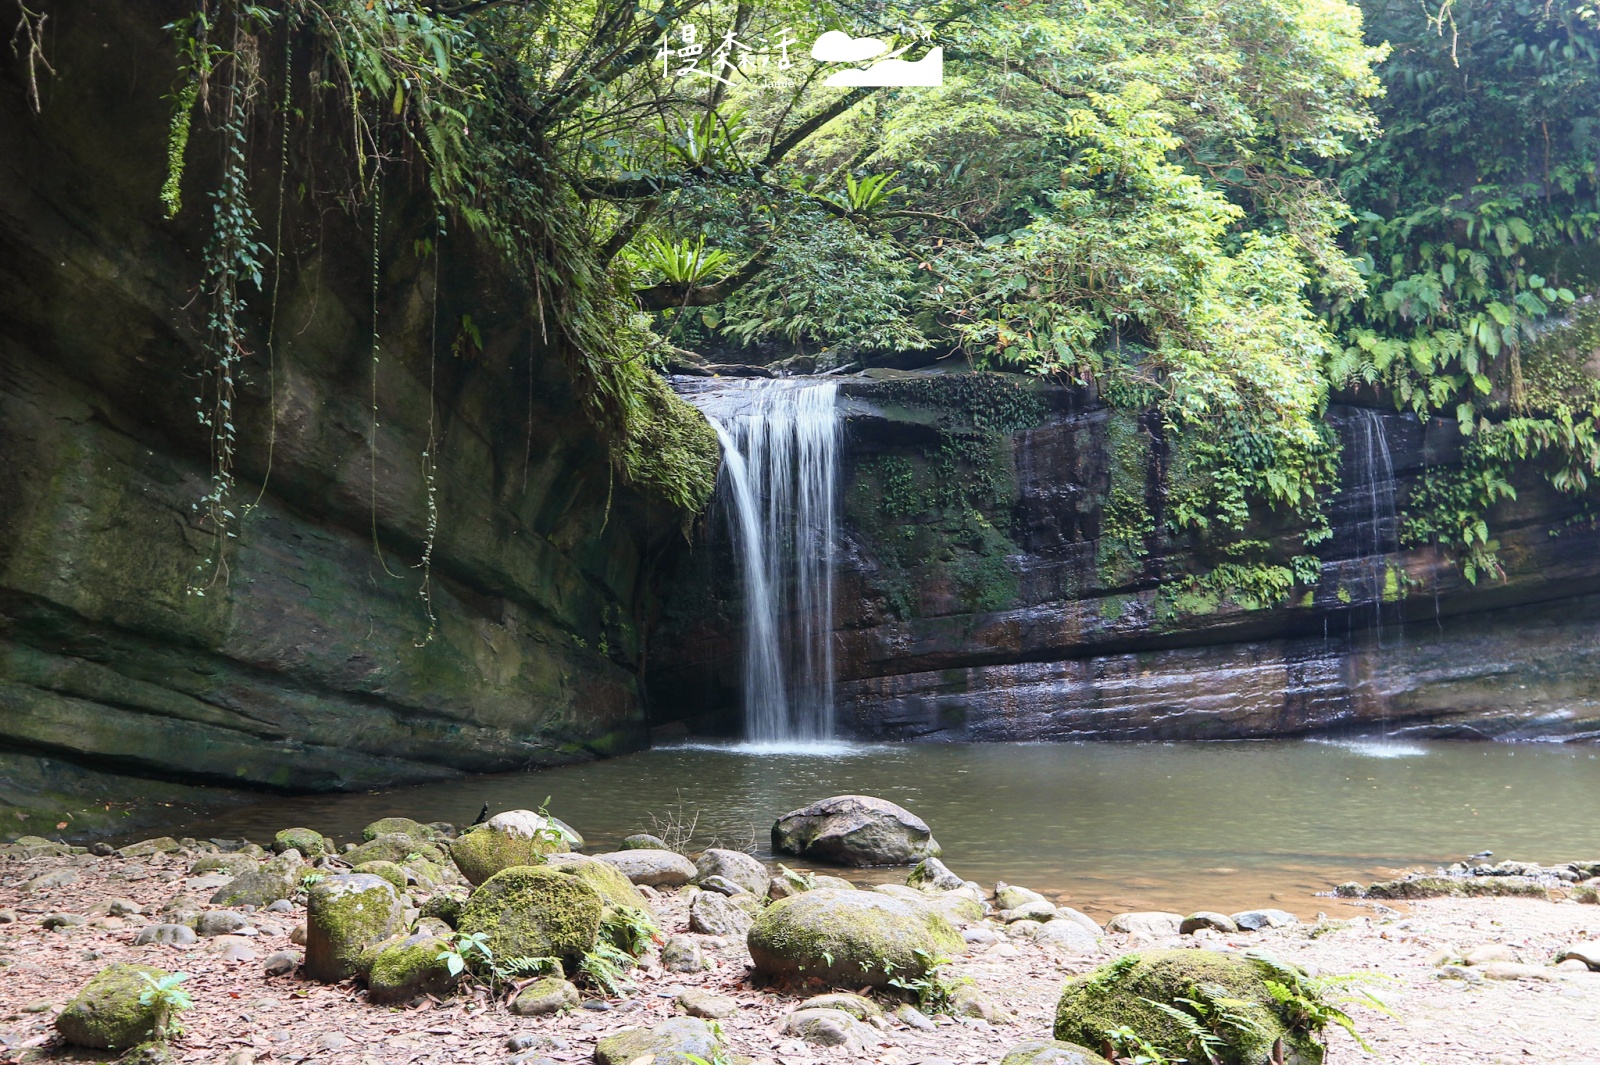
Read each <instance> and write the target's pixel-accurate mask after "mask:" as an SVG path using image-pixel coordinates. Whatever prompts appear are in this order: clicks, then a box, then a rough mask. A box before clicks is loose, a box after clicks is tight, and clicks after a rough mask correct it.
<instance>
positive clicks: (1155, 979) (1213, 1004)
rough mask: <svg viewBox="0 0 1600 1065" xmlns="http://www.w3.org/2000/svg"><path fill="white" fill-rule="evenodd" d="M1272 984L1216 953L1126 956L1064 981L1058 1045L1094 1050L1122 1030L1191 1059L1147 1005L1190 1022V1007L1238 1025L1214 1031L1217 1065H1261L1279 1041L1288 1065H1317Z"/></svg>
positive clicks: (1249, 962)
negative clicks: (1183, 1016)
mask: <svg viewBox="0 0 1600 1065" xmlns="http://www.w3.org/2000/svg"><path fill="white" fill-rule="evenodd" d="M1277 978H1278V976H1277V974H1276V972H1275V970H1274V969H1273V968H1272V967H1271V966H1270V965H1268V964H1266V963H1265V962H1263V961H1261V960H1259V959H1255V958H1250V957H1247V956H1246V957H1241V956H1238V955H1233V954H1223V953H1220V952H1218V951H1211V950H1159V951H1149V952H1146V953H1141V954H1125V955H1123V956H1122V957H1121V958H1118V959H1117V960H1116V961H1114V962H1112V963H1111V964H1109V965H1103V966H1101V967H1100V968H1098V969H1096V970H1094V971H1093V972H1091V973H1088V974H1086V975H1084V976H1079V977H1076V978H1074V979H1072V980H1069V981H1067V985H1066V987H1065V988H1064V989H1063V991H1062V993H1061V999H1060V1001H1059V1003H1058V1004H1057V1006H1056V1020H1055V1037H1056V1038H1057V1039H1060V1040H1064V1041H1066V1042H1068V1043H1081V1044H1089V1045H1095V1044H1099V1043H1100V1042H1102V1041H1103V1040H1104V1039H1105V1038H1106V1033H1107V1032H1109V1031H1111V1030H1113V1029H1117V1028H1123V1027H1126V1028H1130V1029H1132V1030H1133V1031H1134V1032H1135V1033H1137V1034H1138V1036H1140V1037H1141V1038H1143V1039H1145V1040H1146V1041H1148V1042H1149V1043H1150V1044H1151V1045H1153V1046H1156V1047H1159V1048H1162V1049H1163V1050H1164V1052H1165V1053H1167V1054H1168V1055H1169V1056H1179V1057H1192V1056H1193V1055H1195V1054H1196V1053H1198V1052H1200V1050H1201V1049H1202V1048H1200V1047H1197V1046H1191V1045H1190V1042H1191V1038H1192V1037H1191V1034H1190V1032H1189V1031H1188V1030H1187V1029H1186V1027H1185V1026H1184V1025H1183V1024H1182V1023H1181V1022H1179V1021H1178V1020H1177V1019H1176V1018H1174V1017H1173V1016H1171V1015H1170V1014H1168V1013H1167V1012H1166V1011H1165V1010H1162V1009H1161V1008H1159V1007H1158V1006H1155V1005H1152V1003H1162V1004H1164V1005H1166V1006H1169V1007H1172V1008H1175V1009H1179V1010H1183V1011H1184V1012H1189V1013H1191V1014H1195V1012H1196V1009H1197V1007H1194V1006H1189V1005H1188V1003H1189V1002H1197V1003H1201V1004H1202V1005H1201V1007H1199V1009H1203V1010H1204V1011H1206V1012H1208V1013H1210V1014H1211V1015H1212V1016H1213V1017H1220V1016H1221V1015H1222V1012H1223V1011H1225V1012H1226V1014H1227V1015H1228V1016H1230V1017H1232V1018H1235V1020H1233V1021H1218V1022H1217V1023H1215V1024H1213V1025H1211V1027H1212V1028H1213V1029H1214V1031H1215V1034H1216V1035H1217V1036H1218V1037H1219V1039H1220V1040H1221V1044H1220V1046H1221V1049H1220V1050H1216V1053H1217V1054H1218V1055H1219V1056H1218V1058H1217V1059H1216V1060H1217V1065H1260V1063H1261V1062H1264V1061H1266V1060H1268V1058H1269V1057H1270V1056H1271V1053H1272V1046H1273V1043H1274V1042H1276V1041H1277V1040H1279V1039H1282V1040H1283V1044H1284V1049H1285V1051H1286V1052H1287V1053H1288V1055H1289V1060H1291V1061H1297V1062H1300V1063H1301V1065H1321V1062H1322V1057H1323V1048H1322V1046H1321V1044H1319V1043H1318V1042H1317V1041H1316V1040H1315V1039H1313V1038H1312V1037H1311V1034H1310V1033H1309V1032H1307V1031H1305V1030H1304V1029H1302V1028H1298V1027H1296V1025H1297V1024H1298V1023H1300V1019H1299V1018H1297V1017H1293V1016H1289V1015H1288V1011H1287V1009H1286V1007H1285V1006H1283V1005H1282V1004H1281V1003H1280V1002H1279V1001H1278V1000H1277V999H1276V998H1275V997H1274V996H1273V994H1272V992H1271V990H1269V989H1268V987H1267V981H1268V980H1276V979H1277ZM1185 1000H1187V1002H1186V1001H1185ZM1195 1019H1196V1021H1197V1022H1201V1023H1204V1021H1203V1019H1202V1018H1200V1017H1199V1016H1198V1015H1196V1017H1195Z"/></svg>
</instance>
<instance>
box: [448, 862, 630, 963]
mask: <svg viewBox="0 0 1600 1065" xmlns="http://www.w3.org/2000/svg"><path fill="white" fill-rule="evenodd" d="M604 908H605V900H604V898H603V897H602V896H601V894H600V892H599V891H597V890H595V888H594V887H593V886H591V885H590V884H589V883H588V882H587V881H584V880H581V879H579V878H578V877H576V876H574V875H572V874H570V873H566V872H563V871H561V870H559V869H552V868H549V867H546V866H513V867H512V868H510V869H504V870H501V871H500V872H498V873H496V874H495V875H494V876H492V877H490V878H489V879H488V880H487V881H485V882H484V883H483V885H482V886H481V887H479V888H478V890H477V891H474V892H473V893H472V897H471V898H469V899H468V900H467V904H466V906H465V907H463V908H462V910H461V922H460V924H459V925H458V926H457V927H458V928H460V929H461V931H463V932H465V933H467V934H469V935H471V934H475V933H478V932H485V933H487V934H488V936H489V947H490V949H491V950H493V951H494V956H495V957H496V958H497V959H503V958H516V957H536V958H539V957H548V958H560V959H562V960H563V961H576V960H577V959H578V958H580V957H581V956H582V955H583V954H584V953H585V952H586V951H589V950H593V949H594V945H595V941H596V940H597V939H598V938H599V936H600V914H601V911H602V910H604Z"/></svg>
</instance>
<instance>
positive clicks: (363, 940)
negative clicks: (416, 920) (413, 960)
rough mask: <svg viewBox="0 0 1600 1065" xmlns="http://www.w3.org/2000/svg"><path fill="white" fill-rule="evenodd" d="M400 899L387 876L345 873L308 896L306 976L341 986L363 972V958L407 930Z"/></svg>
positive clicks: (322, 883) (321, 883)
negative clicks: (378, 945)
mask: <svg viewBox="0 0 1600 1065" xmlns="http://www.w3.org/2000/svg"><path fill="white" fill-rule="evenodd" d="M404 919H405V911H404V907H403V906H402V904H401V902H400V895H399V893H398V892H396V891H395V889H394V885H392V884H390V883H389V882H388V881H387V880H385V879H383V877H381V876H374V875H372V874H371V873H344V874H342V875H340V876H330V877H328V878H326V879H324V880H319V881H317V882H316V883H315V884H313V885H312V886H311V890H310V891H308V892H307V893H306V963H305V971H306V975H307V976H309V977H311V978H312V979H313V980H321V981H322V982H323V983H330V984H331V983H336V982H338V981H340V980H343V979H345V978H347V977H350V976H354V975H357V974H358V973H359V972H360V971H361V967H362V961H361V955H362V953H363V952H364V951H366V950H367V949H369V948H370V947H372V946H374V945H376V944H378V943H382V942H383V941H384V940H386V939H389V938H391V937H392V936H394V935H395V934H396V933H398V932H399V931H401V929H402V928H403V926H404Z"/></svg>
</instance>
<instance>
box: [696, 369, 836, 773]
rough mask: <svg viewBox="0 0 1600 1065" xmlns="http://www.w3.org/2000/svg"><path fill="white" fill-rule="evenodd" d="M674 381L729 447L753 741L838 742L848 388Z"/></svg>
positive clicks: (730, 510)
mask: <svg viewBox="0 0 1600 1065" xmlns="http://www.w3.org/2000/svg"><path fill="white" fill-rule="evenodd" d="M675 383H676V384H677V385H678V386H679V390H680V391H681V392H682V393H683V395H684V398H685V399H687V400H688V401H689V402H691V403H693V404H694V405H695V406H697V407H699V408H700V410H701V411H702V412H703V413H704V414H705V416H706V418H707V419H708V420H709V421H710V422H711V425H712V427H713V428H714V429H716V431H717V439H718V440H720V441H721V443H722V459H723V462H722V477H721V480H720V481H719V483H718V486H717V492H718V502H719V504H720V506H721V507H722V508H723V509H724V510H725V511H726V512H727V514H728V517H729V526H730V532H731V534H732V537H733V543H734V549H735V552H736V554H737V556H738V558H739V563H740V571H741V575H742V577H743V580H744V608H745V616H744V676H743V698H744V722H745V739H746V740H748V741H750V742H754V743H761V744H783V743H815V742H817V741H822V740H828V739H831V738H832V736H833V645H832V640H831V633H832V631H833V560H834V544H835V542H836V539H837V536H836V532H837V517H836V514H835V504H834V499H835V495H836V493H837V486H838V447H839V420H838V414H837V412H836V410H835V407H834V401H835V398H836V396H837V393H838V385H837V384H835V383H834V382H831V381H815V380H808V381H796V380H792V379H785V380H770V379H763V378H752V379H718V380H717V381H715V382H709V381H703V380H690V381H682V380H680V381H678V382H675Z"/></svg>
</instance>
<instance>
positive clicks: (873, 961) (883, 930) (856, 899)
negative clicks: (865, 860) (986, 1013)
mask: <svg viewBox="0 0 1600 1065" xmlns="http://www.w3.org/2000/svg"><path fill="white" fill-rule="evenodd" d="M746 941H747V942H748V944H749V947H750V957H751V959H752V960H753V961H754V962H755V967H756V970H757V971H758V972H760V973H763V974H765V975H768V976H803V977H807V978H809V977H817V978H819V979H820V980H822V981H823V982H824V983H829V984H834V985H836V986H844V987H852V988H854V987H864V986H873V987H887V986H888V985H889V981H890V980H891V979H909V980H914V979H917V978H918V977H920V976H924V975H926V973H927V971H928V964H929V961H930V960H931V959H934V958H937V957H939V956H941V955H951V956H953V955H956V954H960V953H961V952H962V951H963V950H965V949H966V944H965V942H964V941H963V940H962V938H961V936H960V934H959V933H957V932H956V930H955V928H954V927H952V926H951V924H950V922H949V921H948V920H946V919H945V918H944V917H942V916H940V915H939V914H938V913H935V912H934V911H933V910H931V909H929V908H928V907H926V906H922V905H919V904H917V903H914V902H911V901H908V900H906V899H897V898H893V897H891V896H889V895H884V894H880V893H879V892H876V891H839V890H836V889H818V890H815V891H806V892H802V893H801V894H799V895H794V896H792V897H790V898H787V899H780V900H779V901H777V902H775V903H773V904H772V905H771V906H769V907H767V908H766V909H765V910H763V911H762V913H761V915H760V916H758V917H757V918H756V920H755V923H754V924H753V925H752V926H751V928H750V934H749V935H748V936H747V937H746Z"/></svg>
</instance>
